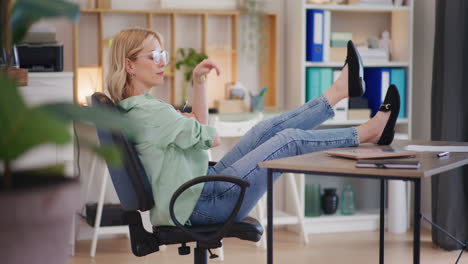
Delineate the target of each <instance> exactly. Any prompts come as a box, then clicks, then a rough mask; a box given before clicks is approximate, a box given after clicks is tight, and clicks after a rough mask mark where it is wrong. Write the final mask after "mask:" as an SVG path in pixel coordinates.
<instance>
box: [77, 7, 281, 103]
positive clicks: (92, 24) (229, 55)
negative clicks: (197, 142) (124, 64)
mask: <svg viewBox="0 0 468 264" xmlns="http://www.w3.org/2000/svg"><path fill="white" fill-rule="evenodd" d="M88 5H90V4H88ZM239 19H240V11H238V10H166V9H149V10H133V9H132V10H123V9H106V8H89V6H82V9H81V18H80V20H79V22H78V23H76V24H75V25H74V27H73V58H74V59H73V61H74V62H73V71H74V73H75V78H74V98H75V102H76V103H78V104H86V103H87V102H86V97H87V96H89V95H90V94H91V93H92V92H94V91H104V90H105V76H106V73H107V67H106V62H107V59H108V52H109V48H110V43H111V40H112V38H113V36H114V35H115V34H116V33H117V32H119V31H120V30H122V29H125V28H130V27H140V28H149V29H152V30H156V31H158V32H159V33H161V35H162V36H163V38H164V49H166V50H167V51H168V52H169V54H170V58H171V63H170V64H169V66H168V68H167V69H166V74H165V76H166V77H165V83H164V85H162V86H161V87H155V88H154V89H152V90H151V92H152V93H153V94H154V95H157V97H158V98H160V99H161V100H163V101H166V102H168V103H170V104H172V105H174V106H179V105H181V102H182V101H183V99H182V98H181V97H182V95H181V94H182V92H181V90H182V89H181V87H182V86H183V82H184V80H183V72H182V71H179V70H176V69H175V63H174V62H175V58H176V53H177V50H178V49H179V48H194V49H196V50H197V51H202V52H204V53H206V54H207V55H208V56H209V57H210V58H211V59H213V60H215V61H216V62H217V63H218V64H219V66H220V67H221V68H222V70H223V74H222V76H220V77H218V78H214V77H213V78H210V77H209V76H208V80H207V89H208V100H209V104H210V107H213V102H214V100H217V99H223V97H224V84H225V83H227V82H234V81H237V80H238V67H239V65H238V57H239V56H242V54H240V52H241V51H240V50H239V48H238V47H239V36H238V34H239V26H238V24H239ZM265 22H266V23H265V26H264V31H265V32H264V33H265V34H266V36H267V37H268V38H267V41H268V45H267V46H268V47H267V50H266V52H267V54H268V56H266V57H267V58H268V61H267V63H264V64H262V65H261V68H260V69H259V72H260V85H261V86H267V87H269V91H271V92H269V93H268V96H267V97H266V98H265V105H266V106H267V107H270V108H276V107H277V101H278V99H277V77H276V75H277V74H276V71H277V68H276V67H277V66H276V65H277V59H278V58H277V55H276V54H277V50H276V49H277V47H276V31H277V19H276V14H267V15H266V18H265ZM220 87H222V88H221V89H220Z"/></svg>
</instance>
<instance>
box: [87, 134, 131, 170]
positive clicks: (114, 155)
mask: <svg viewBox="0 0 468 264" xmlns="http://www.w3.org/2000/svg"><path fill="white" fill-rule="evenodd" d="M79 140H80V143H82V144H83V145H85V146H86V147H87V148H90V149H91V150H92V151H93V152H94V153H95V154H97V155H98V156H99V157H100V158H102V159H103V160H105V161H106V162H107V163H108V164H109V165H112V166H119V165H121V164H122V152H121V151H120V149H119V148H117V146H115V145H101V146H100V145H97V144H95V143H92V142H90V141H89V140H87V139H86V138H80V139H79Z"/></svg>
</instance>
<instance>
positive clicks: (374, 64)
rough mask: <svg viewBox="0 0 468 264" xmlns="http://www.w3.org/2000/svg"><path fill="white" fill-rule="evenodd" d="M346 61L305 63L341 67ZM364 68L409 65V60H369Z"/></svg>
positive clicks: (316, 65)
mask: <svg viewBox="0 0 468 264" xmlns="http://www.w3.org/2000/svg"><path fill="white" fill-rule="evenodd" d="M343 64H344V62H310V61H307V62H306V63H305V66H306V67H331V68H341V67H343ZM364 65H365V66H364V68H375V67H379V68H380V67H409V65H410V64H409V62H404V61H388V62H369V63H364Z"/></svg>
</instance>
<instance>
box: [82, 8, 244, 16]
mask: <svg viewBox="0 0 468 264" xmlns="http://www.w3.org/2000/svg"><path fill="white" fill-rule="evenodd" d="M81 12H82V13H96V14H97V13H117V14H154V15H170V14H175V15H239V14H240V12H239V11H238V10H175V9H174V10H172V9H158V10H127V9H103V8H86V9H81Z"/></svg>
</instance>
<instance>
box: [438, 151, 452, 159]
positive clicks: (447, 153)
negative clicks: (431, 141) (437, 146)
mask: <svg viewBox="0 0 468 264" xmlns="http://www.w3.org/2000/svg"><path fill="white" fill-rule="evenodd" d="M449 154H450V152H448V151H446V152H441V153H438V154H437V157H438V158H442V157H445V156H448V155H449Z"/></svg>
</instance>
